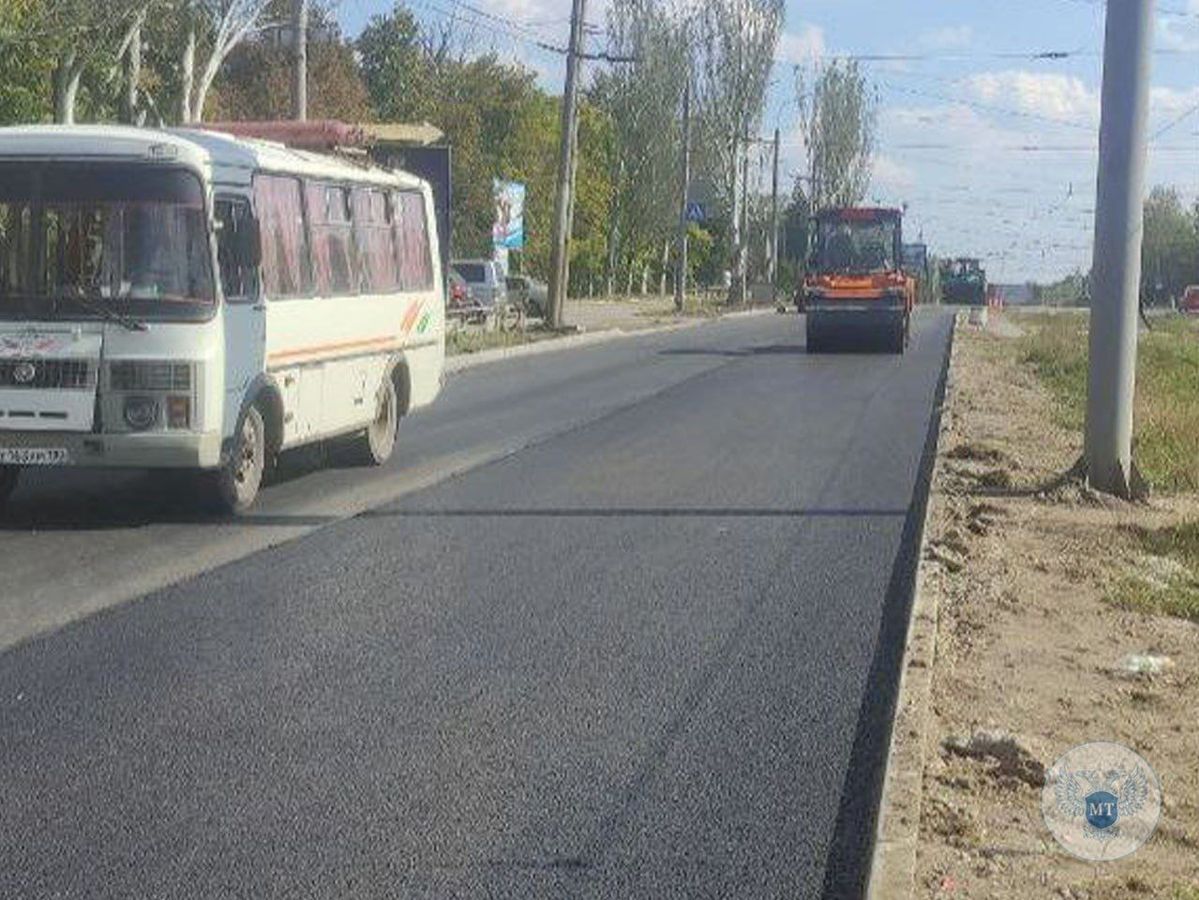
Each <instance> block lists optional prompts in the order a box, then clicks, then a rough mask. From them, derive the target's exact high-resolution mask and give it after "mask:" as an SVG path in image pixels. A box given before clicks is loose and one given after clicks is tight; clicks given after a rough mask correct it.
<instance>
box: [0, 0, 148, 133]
mask: <svg viewBox="0 0 1199 900" xmlns="http://www.w3.org/2000/svg"><path fill="white" fill-rule="evenodd" d="M154 2H156V0H110V2H108V3H103V4H100V3H94V2H92V0H15V2H14V4H13V6H12V7H11V8H10V9H9V11H8V12H7V15H9V16H11V17H12V21H13V23H14V25H15V26H16V30H15V32H14V33H13V34H12V35H11V37H10V40H11V41H12V44H13V49H14V50H15V52H16V54H17V55H18V57H19V58H20V59H21V62H20V63H18V65H17V67H16V68H18V69H21V68H24V67H25V66H30V67H32V68H33V70H34V71H38V72H39V73H40V72H43V71H44V70H45V69H46V68H47V67H48V68H49V73H50V78H49V79H48V81H49V83H50V85H51V87H52V91H53V94H52V102H51V106H50V111H51V112H52V114H53V117H54V120H55V121H56V122H60V123H63V124H71V123H73V122H74V121H75V118H76V114H77V108H78V105H79V98H80V89H81V87H82V85H83V83H84V79H85V77H88V76H90V77H91V79H92V87H93V89H94V90H93V93H94V94H96V95H97V99H98V101H99V102H98V103H97V104H96V105H101V106H102V105H103V104H104V101H105V100H106V99H107V96H106V95H107V94H108V93H109V92H110V91H111V87H112V85H113V84H114V83H115V82H116V81H117V79H118V77H119V62H118V61H119V60H120V59H121V58H122V57H123V56H125V54H126V53H127V52H128V50H129V47H130V46H131V44H132V41H133V39H134V36H135V35H136V34H137V33H138V31H139V29H140V26H141V23H142V22H143V21H144V19H145V16H146V13H147V10H148V9H149V8H150V7H151V6H152V4H153V3H154ZM6 55H7V54H6ZM20 80H21V79H19V77H18V81H20ZM38 105H39V106H40V105H42V104H41V103H39V104H38Z"/></svg>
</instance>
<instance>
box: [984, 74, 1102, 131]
mask: <svg viewBox="0 0 1199 900" xmlns="http://www.w3.org/2000/svg"><path fill="white" fill-rule="evenodd" d="M966 83H967V85H968V87H969V90H970V93H971V94H973V96H974V97H975V98H976V99H978V100H982V101H985V102H987V103H1001V104H1002V105H1003V106H1005V107H1008V108H1011V109H1015V110H1017V111H1019V112H1024V113H1029V114H1031V115H1036V116H1044V117H1046V118H1050V119H1059V120H1062V121H1069V122H1076V123H1078V124H1093V123H1097V122H1098V121H1099V91H1098V90H1095V89H1092V88H1090V87H1088V86H1087V84H1086V83H1085V82H1084V81H1083V80H1082V79H1081V78H1076V77H1075V76H1073V75H1062V74H1059V73H1056V72H1030V71H1026V70H1019V69H1011V70H1008V71H1003V72H982V73H980V74H978V75H972V76H971V77H970V78H969V79H968V80H967V82H966Z"/></svg>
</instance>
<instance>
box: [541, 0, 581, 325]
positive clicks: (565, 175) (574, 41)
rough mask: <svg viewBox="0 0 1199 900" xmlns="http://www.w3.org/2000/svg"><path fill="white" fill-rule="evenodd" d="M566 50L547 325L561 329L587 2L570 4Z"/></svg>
mask: <svg viewBox="0 0 1199 900" xmlns="http://www.w3.org/2000/svg"><path fill="white" fill-rule="evenodd" d="M573 2H574V6H573V9H572V12H571V20H570V47H569V48H568V50H567V55H566V90H565V92H564V94H563V96H562V136H561V143H560V145H559V152H558V188H557V195H556V197H555V200H554V226H553V235H552V238H551V244H550V283H549V310H548V311H547V312H548V314H549V325H550V327H551V328H561V327H562V310H563V307H564V306H565V302H566V288H567V285H568V284H569V283H570V216H571V211H572V208H573V196H574V174H575V150H576V147H577V145H578V136H579V70H580V68H581V65H582V56H583V22H584V16H585V15H586V11H587V0H573Z"/></svg>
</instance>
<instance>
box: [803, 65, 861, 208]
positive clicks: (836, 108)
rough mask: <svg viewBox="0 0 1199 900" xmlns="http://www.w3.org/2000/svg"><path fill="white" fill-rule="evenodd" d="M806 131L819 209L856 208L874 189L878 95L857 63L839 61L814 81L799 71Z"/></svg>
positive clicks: (811, 191)
mask: <svg viewBox="0 0 1199 900" xmlns="http://www.w3.org/2000/svg"><path fill="white" fill-rule="evenodd" d="M796 92H797V99H798V104H799V113H800V115H799V121H800V130H801V132H802V134H803V138H804V144H805V147H806V149H807V156H808V179H809V196H810V197H811V201H812V206H813V207H814V208H816V209H827V208H829V207H839V206H854V205H856V204H858V203H861V202H862V200H863V199H864V198H865V196H866V192H867V190H868V189H869V188H870V175H871V171H872V169H873V165H874V146H875V139H876V134H877V125H878V98H877V95H876V94H875V93H874V91H873V90H872V89H871V87H870V86H869V85H868V84H867V82H866V76H865V73H864V72H863V71H862V70H861V68H860V67H859V66H858V63H857V62H856V61H852V60H851V61H848V62H833V63H831V64H829V65H825V66H822V67H820V68H818V70H817V71H816V74H815V77H814V78H813V79H811V80H809V78H808V76H807V75H805V74H804V73H803V72H799V73H797V76H796Z"/></svg>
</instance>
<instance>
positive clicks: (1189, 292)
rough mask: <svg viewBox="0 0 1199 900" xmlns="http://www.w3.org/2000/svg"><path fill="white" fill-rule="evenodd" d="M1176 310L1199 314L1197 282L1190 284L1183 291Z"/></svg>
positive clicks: (1198, 286)
mask: <svg viewBox="0 0 1199 900" xmlns="http://www.w3.org/2000/svg"><path fill="white" fill-rule="evenodd" d="M1178 311H1179V312H1184V313H1189V314H1190V315H1192V316H1195V315H1199V284H1192V285H1191V286H1190V287H1189V288H1187V289H1186V291H1184V292H1183V295H1182V300H1180V301H1179V303H1178Z"/></svg>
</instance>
